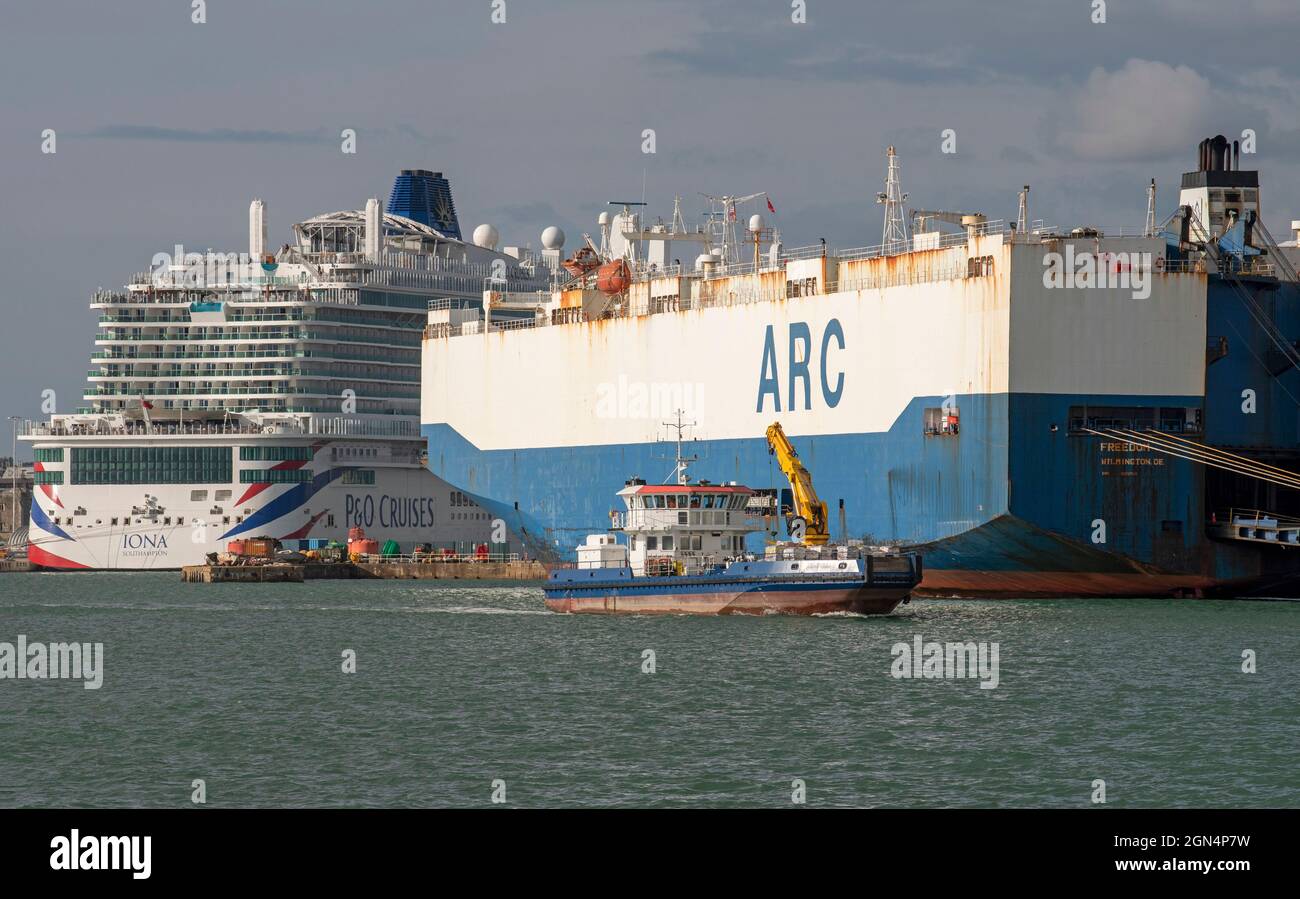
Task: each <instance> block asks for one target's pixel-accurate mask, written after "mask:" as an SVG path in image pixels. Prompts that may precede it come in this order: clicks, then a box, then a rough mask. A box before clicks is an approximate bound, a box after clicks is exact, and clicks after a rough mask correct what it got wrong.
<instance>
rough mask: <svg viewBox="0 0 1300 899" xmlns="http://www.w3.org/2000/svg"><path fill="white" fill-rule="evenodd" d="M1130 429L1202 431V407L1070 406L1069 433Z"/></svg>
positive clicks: (1179, 431)
mask: <svg viewBox="0 0 1300 899" xmlns="http://www.w3.org/2000/svg"><path fill="white" fill-rule="evenodd" d="M1104 430H1128V431H1139V432H1140V431H1162V432H1164V433H1166V434H1200V433H1201V432H1202V431H1203V427H1202V425H1201V410H1200V408H1199V407H1197V406H1071V407H1070V433H1071V434H1075V435H1077V434H1087V433H1088V432H1089V431H1104Z"/></svg>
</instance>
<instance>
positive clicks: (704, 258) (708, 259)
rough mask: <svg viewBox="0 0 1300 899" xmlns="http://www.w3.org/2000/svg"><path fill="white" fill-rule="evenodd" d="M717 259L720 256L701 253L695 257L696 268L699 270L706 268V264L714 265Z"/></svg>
mask: <svg viewBox="0 0 1300 899" xmlns="http://www.w3.org/2000/svg"><path fill="white" fill-rule="evenodd" d="M717 261H718V257H716V256H713V255H710V254H709V253H701V254H700V255H698V256H696V257H695V270H696V271H699V270H700V269H702V268H704V266H706V265H713V264H714V263H715V262H717Z"/></svg>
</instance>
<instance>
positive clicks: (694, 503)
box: [691, 493, 700, 509]
mask: <svg viewBox="0 0 1300 899" xmlns="http://www.w3.org/2000/svg"><path fill="white" fill-rule="evenodd" d="M699 507H700V495H699V494H698V493H692V494H691V508H692V509H698V508H699Z"/></svg>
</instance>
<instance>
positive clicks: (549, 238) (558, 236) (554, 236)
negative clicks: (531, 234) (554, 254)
mask: <svg viewBox="0 0 1300 899" xmlns="http://www.w3.org/2000/svg"><path fill="white" fill-rule="evenodd" d="M542 246H543V247H544V248H546V249H548V250H558V249H560V248H562V247H563V246H564V232H563V231H562V230H560V229H559V228H557V227H556V226H555V225H551V226H550V227H549V228H547V229H546V230H545V231H543V232H542Z"/></svg>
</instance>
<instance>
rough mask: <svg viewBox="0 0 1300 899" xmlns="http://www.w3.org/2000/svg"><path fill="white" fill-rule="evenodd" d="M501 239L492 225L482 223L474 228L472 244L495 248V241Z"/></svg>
mask: <svg viewBox="0 0 1300 899" xmlns="http://www.w3.org/2000/svg"><path fill="white" fill-rule="evenodd" d="M500 239H501V235H500V233H498V232H497V229H496V227H495V226H494V225H488V224H482V225H479V226H478V227H477V228H475V229H474V246H476V247H483V249H485V250H495V249H496V248H497V241H498V240H500Z"/></svg>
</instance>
